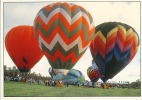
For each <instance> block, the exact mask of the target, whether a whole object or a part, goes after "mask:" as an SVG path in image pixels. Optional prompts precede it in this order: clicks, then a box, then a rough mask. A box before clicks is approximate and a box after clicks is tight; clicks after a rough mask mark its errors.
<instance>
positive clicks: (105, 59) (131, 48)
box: [90, 22, 139, 82]
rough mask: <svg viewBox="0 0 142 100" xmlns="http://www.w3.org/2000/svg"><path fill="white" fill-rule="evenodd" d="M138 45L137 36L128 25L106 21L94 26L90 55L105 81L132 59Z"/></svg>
mask: <svg viewBox="0 0 142 100" xmlns="http://www.w3.org/2000/svg"><path fill="white" fill-rule="evenodd" d="M138 47H139V36H138V34H137V32H136V31H135V30H134V29H133V28H132V27H131V26H129V25H127V24H124V23H120V22H106V23H102V24H100V25H98V26H97V27H96V32H95V36H94V40H93V42H92V43H91V45H90V51H91V54H92V57H93V59H94V61H95V63H96V64H97V66H98V67H99V70H100V72H101V74H102V75H104V78H102V80H103V81H104V82H106V81H107V80H108V79H109V78H113V77H114V76H115V75H116V74H117V73H119V72H120V71H121V70H122V69H123V68H125V67H126V65H128V63H129V62H130V61H131V60H132V59H133V57H134V56H135V54H136V52H137V50H138Z"/></svg>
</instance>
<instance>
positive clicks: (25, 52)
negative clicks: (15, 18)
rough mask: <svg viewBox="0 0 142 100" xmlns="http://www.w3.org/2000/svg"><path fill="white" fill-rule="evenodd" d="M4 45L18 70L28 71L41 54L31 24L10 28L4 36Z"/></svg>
mask: <svg viewBox="0 0 142 100" xmlns="http://www.w3.org/2000/svg"><path fill="white" fill-rule="evenodd" d="M5 46H6V49H7V52H8V54H9V56H10V57H11V59H12V60H13V62H14V63H15V65H16V66H17V67H18V69H19V70H20V72H28V71H29V70H30V69H31V68H32V67H33V66H34V65H35V64H36V63H37V62H38V61H39V60H40V59H41V57H42V56H43V53H42V51H41V50H40V48H39V46H38V42H37V41H36V39H35V38H34V29H33V26H26V25H21V26H17V27H14V28H12V29H11V30H10V31H9V32H8V33H7V35H6V37H5Z"/></svg>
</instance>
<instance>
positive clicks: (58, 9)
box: [34, 2, 95, 74]
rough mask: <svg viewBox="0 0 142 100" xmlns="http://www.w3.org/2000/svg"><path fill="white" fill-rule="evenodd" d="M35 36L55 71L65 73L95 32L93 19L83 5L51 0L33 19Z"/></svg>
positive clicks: (88, 43) (78, 57)
mask: <svg viewBox="0 0 142 100" xmlns="http://www.w3.org/2000/svg"><path fill="white" fill-rule="evenodd" d="M34 27H35V37H36V38H37V40H38V42H39V46H40V48H41V50H42V51H43V53H44V54H45V56H46V57H47V59H48V61H49V63H50V65H51V67H52V68H53V70H54V72H55V73H66V74H67V71H68V70H69V69H71V68H72V67H73V66H74V65H75V64H76V63H77V61H78V60H79V59H80V58H81V56H82V55H83V54H84V52H85V51H86V49H87V48H88V46H89V45H90V43H91V42H92V39H93V35H94V31H95V28H94V24H93V19H92V17H91V15H90V14H89V12H87V11H86V10H85V9H84V8H83V7H81V6H78V5H75V4H73V3H60V2H58V3H54V4H49V5H47V6H45V7H43V8H42V9H41V10H40V11H39V12H38V14H37V16H36V18H35V21H34Z"/></svg>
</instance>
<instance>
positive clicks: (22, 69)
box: [18, 67, 30, 73]
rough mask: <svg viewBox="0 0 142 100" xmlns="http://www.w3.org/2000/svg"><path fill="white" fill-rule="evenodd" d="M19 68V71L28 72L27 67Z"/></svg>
mask: <svg viewBox="0 0 142 100" xmlns="http://www.w3.org/2000/svg"><path fill="white" fill-rule="evenodd" d="M18 69H19V71H20V72H21V73H27V72H29V71H30V70H29V69H27V68H25V67H24V68H18Z"/></svg>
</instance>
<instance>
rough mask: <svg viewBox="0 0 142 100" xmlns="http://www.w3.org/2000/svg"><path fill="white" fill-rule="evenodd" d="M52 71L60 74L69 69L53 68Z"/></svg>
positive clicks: (65, 73)
mask: <svg viewBox="0 0 142 100" xmlns="http://www.w3.org/2000/svg"><path fill="white" fill-rule="evenodd" d="M53 71H54V73H55V74H56V75H57V74H61V75H67V74H68V72H69V70H68V69H53Z"/></svg>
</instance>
